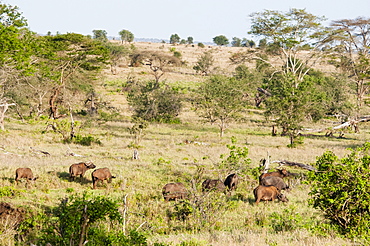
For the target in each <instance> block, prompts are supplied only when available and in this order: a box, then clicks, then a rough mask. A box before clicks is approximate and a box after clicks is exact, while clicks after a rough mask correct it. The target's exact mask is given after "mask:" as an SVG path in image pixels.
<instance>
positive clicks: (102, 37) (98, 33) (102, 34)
mask: <svg viewBox="0 0 370 246" xmlns="http://www.w3.org/2000/svg"><path fill="white" fill-rule="evenodd" d="M93 34H94V39H97V40H99V41H102V42H106V41H108V38H107V31H105V30H93Z"/></svg>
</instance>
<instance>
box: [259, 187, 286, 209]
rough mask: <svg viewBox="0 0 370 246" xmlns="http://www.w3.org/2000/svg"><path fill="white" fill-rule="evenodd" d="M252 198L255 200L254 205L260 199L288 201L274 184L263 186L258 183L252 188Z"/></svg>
mask: <svg viewBox="0 0 370 246" xmlns="http://www.w3.org/2000/svg"><path fill="white" fill-rule="evenodd" d="M253 194H254V199H255V200H256V205H258V203H259V202H260V201H274V200H275V199H278V200H280V201H282V202H288V201H289V200H288V198H286V196H285V195H284V194H282V193H280V191H279V190H278V189H277V188H276V187H275V186H272V185H270V186H264V185H259V186H257V187H256V188H255V189H254V190H253Z"/></svg>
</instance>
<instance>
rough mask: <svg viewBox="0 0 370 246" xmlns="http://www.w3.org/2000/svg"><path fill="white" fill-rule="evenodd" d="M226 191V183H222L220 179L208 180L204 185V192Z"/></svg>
mask: <svg viewBox="0 0 370 246" xmlns="http://www.w3.org/2000/svg"><path fill="white" fill-rule="evenodd" d="M211 190H216V191H225V190H226V186H225V185H224V182H222V181H221V180H219V179H206V180H204V181H203V183H202V191H203V192H205V191H211Z"/></svg>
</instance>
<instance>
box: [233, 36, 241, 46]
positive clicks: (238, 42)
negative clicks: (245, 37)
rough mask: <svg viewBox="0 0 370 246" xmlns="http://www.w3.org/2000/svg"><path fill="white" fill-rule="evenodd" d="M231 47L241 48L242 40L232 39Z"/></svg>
mask: <svg viewBox="0 0 370 246" xmlns="http://www.w3.org/2000/svg"><path fill="white" fill-rule="evenodd" d="M231 46H232V47H241V46H242V40H241V39H240V38H238V37H233V41H231Z"/></svg>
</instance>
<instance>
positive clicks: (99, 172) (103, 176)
mask: <svg viewBox="0 0 370 246" xmlns="http://www.w3.org/2000/svg"><path fill="white" fill-rule="evenodd" d="M113 178H116V177H114V176H112V174H111V173H110V171H109V169H108V168H106V167H104V168H99V169H96V170H94V172H92V173H91V179H92V182H93V189H95V188H96V185H97V184H98V182H99V181H101V182H102V183H103V181H104V180H107V182H108V183H110V182H112V179H113Z"/></svg>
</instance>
